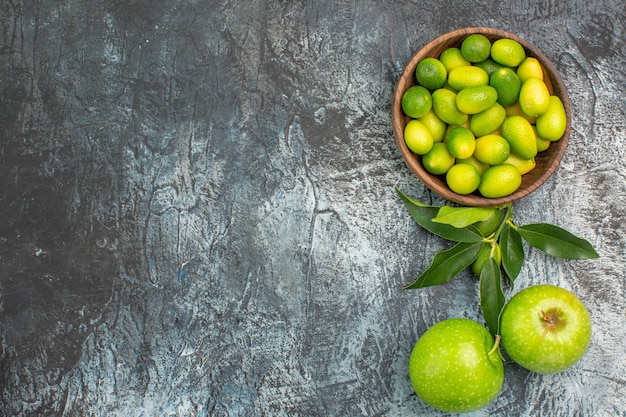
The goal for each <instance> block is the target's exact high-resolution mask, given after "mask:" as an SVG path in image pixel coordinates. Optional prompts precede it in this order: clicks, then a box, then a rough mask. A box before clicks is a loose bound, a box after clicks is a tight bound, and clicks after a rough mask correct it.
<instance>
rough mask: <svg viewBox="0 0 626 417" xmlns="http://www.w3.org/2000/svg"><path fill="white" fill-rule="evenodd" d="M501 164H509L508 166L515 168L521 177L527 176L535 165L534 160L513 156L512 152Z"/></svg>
mask: <svg viewBox="0 0 626 417" xmlns="http://www.w3.org/2000/svg"><path fill="white" fill-rule="evenodd" d="M503 164H510V165H513V166H515V168H517V170H518V171H519V173H520V174H522V175H524V174H527V173H529V172H530V171H532V169H533V168H534V167H535V165H536V163H535V158H531V159H523V158H521V157H520V156H518V155H516V154H514V153H513V152H511V154H510V155H509V157H508V158H506V159H505V160H504V162H503Z"/></svg>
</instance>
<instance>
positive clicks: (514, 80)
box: [489, 67, 522, 106]
mask: <svg viewBox="0 0 626 417" xmlns="http://www.w3.org/2000/svg"><path fill="white" fill-rule="evenodd" d="M489 85H490V86H492V87H493V88H495V89H496V91H497V92H498V103H500V104H502V105H503V106H510V105H513V104H515V103H517V101H518V100H519V92H520V89H521V88H522V83H521V82H520V80H519V78H518V77H517V75H516V74H515V71H513V70H512V69H511V68H508V67H504V68H500V69H499V70H497V71H496V72H494V73H493V74H491V77H489Z"/></svg>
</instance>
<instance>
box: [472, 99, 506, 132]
mask: <svg viewBox="0 0 626 417" xmlns="http://www.w3.org/2000/svg"><path fill="white" fill-rule="evenodd" d="M505 118H506V110H504V107H502V106H501V105H500V104H498V103H494V104H493V106H491V107H489V108H488V109H486V110H483V111H481V112H480V113H476V114H474V115H472V118H471V119H470V130H471V131H472V132H473V133H474V135H476V136H484V135H487V134H489V133H493V132H495V131H496V130H498V128H500V126H501V125H502V122H504V119H505Z"/></svg>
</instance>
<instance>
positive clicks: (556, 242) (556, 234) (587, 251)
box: [517, 223, 600, 259]
mask: <svg viewBox="0 0 626 417" xmlns="http://www.w3.org/2000/svg"><path fill="white" fill-rule="evenodd" d="M517 232H518V233H519V234H520V235H521V236H522V238H523V239H524V240H525V241H526V242H528V244H529V245H531V246H533V247H535V248H537V249H540V250H542V251H544V252H545V253H547V254H548V255H551V256H554V257H556V258H564V259H593V258H599V257H600V255H598V253H597V252H596V251H595V249H594V248H593V246H591V243H589V242H588V241H586V240H584V239H581V238H579V237H576V236H574V235H573V234H572V233H570V232H568V231H567V230H565V229H561V228H560V227H558V226H555V225H553V224H548V223H535V224H528V225H524V226H519V227H518V228H517Z"/></svg>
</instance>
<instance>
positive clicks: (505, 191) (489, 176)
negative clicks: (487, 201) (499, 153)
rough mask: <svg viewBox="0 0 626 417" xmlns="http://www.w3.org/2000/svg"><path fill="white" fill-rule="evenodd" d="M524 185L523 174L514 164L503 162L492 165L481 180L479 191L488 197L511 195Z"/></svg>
mask: <svg viewBox="0 0 626 417" xmlns="http://www.w3.org/2000/svg"><path fill="white" fill-rule="evenodd" d="M520 185H522V175H521V174H520V173H519V171H518V170H517V168H515V167H514V166H513V165H509V164H502V165H496V166H492V167H490V168H489V169H488V170H487V171H485V172H484V173H483V175H482V178H481V180H480V185H479V186H478V191H479V192H480V193H481V194H482V195H483V197H487V198H500V197H506V196H507V195H511V194H513V193H514V192H515V190H517V189H518V188H519V186H520Z"/></svg>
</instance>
